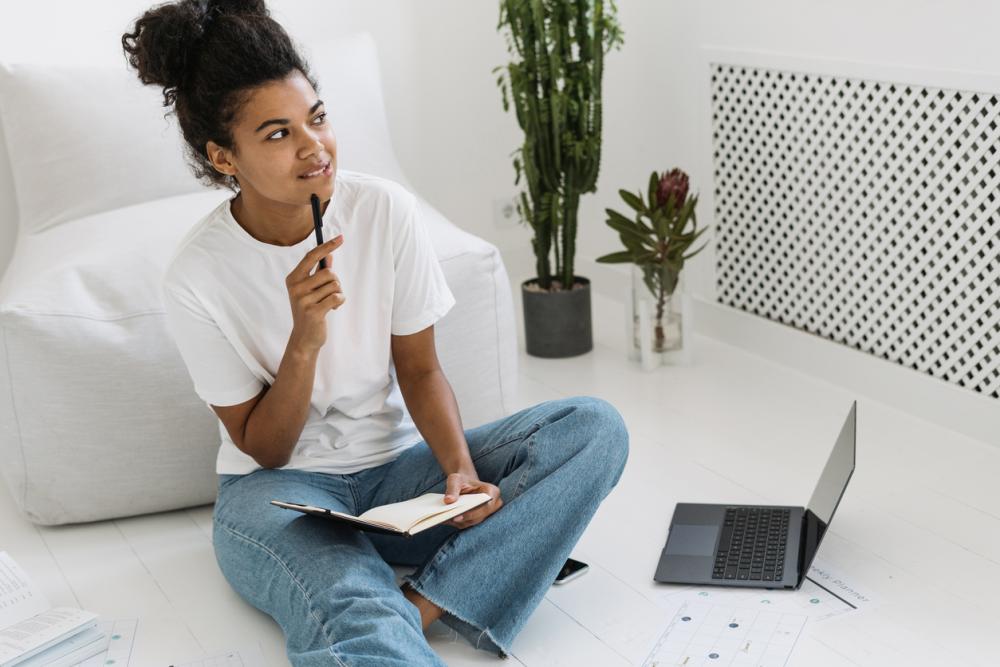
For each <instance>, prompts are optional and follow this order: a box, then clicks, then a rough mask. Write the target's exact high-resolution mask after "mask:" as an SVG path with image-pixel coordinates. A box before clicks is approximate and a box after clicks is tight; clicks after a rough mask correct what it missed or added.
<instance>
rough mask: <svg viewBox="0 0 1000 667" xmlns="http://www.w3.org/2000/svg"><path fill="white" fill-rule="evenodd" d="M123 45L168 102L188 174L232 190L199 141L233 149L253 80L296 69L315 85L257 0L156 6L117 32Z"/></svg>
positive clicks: (183, 0)
mask: <svg viewBox="0 0 1000 667" xmlns="http://www.w3.org/2000/svg"><path fill="white" fill-rule="evenodd" d="M122 49H123V50H124V51H125V54H126V55H125V57H126V60H127V61H128V63H129V65H131V66H132V67H133V68H135V70H136V71H137V73H138V76H139V80H140V81H142V82H143V83H144V84H151V85H157V86H163V106H164V107H170V106H171V105H173V106H174V111H175V112H176V114H177V120H178V123H179V124H180V128H181V132H182V134H183V135H184V141H185V142H186V143H187V150H186V153H187V157H188V161H189V162H190V164H191V167H192V169H193V170H194V174H195V176H196V177H197V178H199V179H201V180H203V182H206V184H207V185H213V186H219V187H228V188H230V189H231V190H233V191H234V192H238V191H239V183H238V182H237V180H236V177H235V176H227V175H225V174H222V173H219V172H218V171H216V169H215V167H213V166H212V163H211V162H210V161H209V159H208V153H207V151H206V149H205V145H206V143H207V142H208V141H209V140H211V141H214V142H215V143H216V144H218V145H219V146H222V147H223V148H226V149H228V150H231V151H233V152H234V153H236V146H235V144H234V142H233V136H232V129H231V128H232V123H233V121H234V120H235V118H236V117H237V114H238V113H239V111H240V108H241V107H242V105H243V103H244V102H245V101H246V100H247V98H248V97H249V95H250V93H251V92H252V91H253V89H254V88H256V87H258V86H261V85H263V84H265V83H268V82H271V81H276V80H281V79H284V78H285V77H287V76H288V75H289V74H290V73H292V72H293V71H294V70H298V71H300V72H301V73H302V75H303V76H305V77H306V79H308V81H309V83H310V84H312V87H313V89H314V90H316V91H317V92H318V91H319V86H318V84H317V82H316V81H315V80H314V79H313V77H312V76H311V74H310V72H309V67H308V65H307V64H306V62H305V60H304V59H303V58H302V57H300V56H299V54H298V52H297V51H296V49H295V46H294V45H293V44H292V40H291V38H290V37H289V36H288V33H286V32H285V29H284V28H282V27H281V25H280V24H278V23H277V22H276V21H275V20H274V19H272V18H271V15H270V13H269V12H268V10H267V6H266V5H265V3H264V0H180V1H179V2H173V3H166V4H162V5H157V6H155V7H153V8H151V9H149V10H148V11H146V13H144V14H143V15H142V16H140V17H139V18H138V19H136V21H135V25H134V26H133V30H132V32H127V33H125V34H124V35H122ZM170 113H171V112H170V111H168V112H167V114H166V115H169V114H170Z"/></svg>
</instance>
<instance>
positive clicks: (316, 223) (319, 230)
mask: <svg viewBox="0 0 1000 667" xmlns="http://www.w3.org/2000/svg"><path fill="white" fill-rule="evenodd" d="M309 201H310V203H312V207H313V227H315V228H316V245H323V218H322V216H320V213H319V197H317V196H316V193H315V192H314V193H313V194H311V195H309ZM319 268H321V269H325V268H326V258H325V257H324V258H322V259H320V260H319Z"/></svg>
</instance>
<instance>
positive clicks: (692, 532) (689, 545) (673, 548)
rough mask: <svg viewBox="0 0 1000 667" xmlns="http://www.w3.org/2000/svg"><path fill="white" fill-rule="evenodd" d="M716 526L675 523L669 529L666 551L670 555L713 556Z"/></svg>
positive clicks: (717, 528) (717, 532)
mask: <svg viewBox="0 0 1000 667" xmlns="http://www.w3.org/2000/svg"><path fill="white" fill-rule="evenodd" d="M718 536H719V527H718V526H692V525H688V524H683V523H679V524H676V525H675V526H674V527H673V528H672V529H671V530H670V538H669V539H668V540H667V551H666V553H667V554H668V555H671V556H714V555H715V540H716V538H717V537H718Z"/></svg>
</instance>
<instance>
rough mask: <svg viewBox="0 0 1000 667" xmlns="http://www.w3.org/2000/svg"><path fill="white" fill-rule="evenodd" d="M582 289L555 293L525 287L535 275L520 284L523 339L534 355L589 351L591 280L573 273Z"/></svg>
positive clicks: (561, 355) (591, 343) (591, 345)
mask: <svg viewBox="0 0 1000 667" xmlns="http://www.w3.org/2000/svg"><path fill="white" fill-rule="evenodd" d="M573 279H574V280H575V281H576V284H578V285H579V284H582V285H583V287H582V288H578V289H572V290H558V291H555V292H534V291H532V290H529V289H526V287H527V286H528V285H531V284H537V283H538V281H537V279H535V278H532V279H531V280H525V281H524V282H523V283H521V297H522V301H523V304H524V340H525V344H526V347H527V348H528V354H530V355H531V356H533V357H545V358H549V359H561V358H564V357H575V356H577V355H580V354H585V353H587V352H590V351H591V350H592V349H593V348H594V339H593V335H592V333H591V325H590V281H589V280H587V279H586V278H581V277H580V276H574V277H573Z"/></svg>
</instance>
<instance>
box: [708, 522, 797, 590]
mask: <svg viewBox="0 0 1000 667" xmlns="http://www.w3.org/2000/svg"><path fill="white" fill-rule="evenodd" d="M789 514H790V510H787V509H780V508H765V507H727V508H726V520H725V522H724V523H723V526H722V539H721V540H720V541H719V550H718V552H716V554H715V566H714V568H713V569H712V578H713V579H736V580H744V581H781V580H782V579H783V578H784V566H785V545H786V543H787V542H788V517H789Z"/></svg>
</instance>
